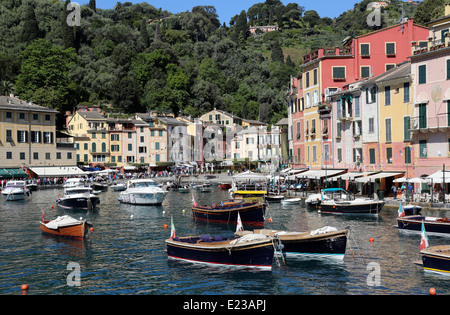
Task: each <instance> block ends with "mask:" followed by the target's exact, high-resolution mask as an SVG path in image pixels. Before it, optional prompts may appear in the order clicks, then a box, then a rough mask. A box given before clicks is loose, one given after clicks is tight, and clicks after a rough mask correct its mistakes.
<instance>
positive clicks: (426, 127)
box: [411, 5, 450, 177]
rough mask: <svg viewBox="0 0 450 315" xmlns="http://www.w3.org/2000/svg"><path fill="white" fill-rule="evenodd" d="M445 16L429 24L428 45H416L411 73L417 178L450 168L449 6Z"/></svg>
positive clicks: (412, 134)
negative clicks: (444, 167)
mask: <svg viewBox="0 0 450 315" xmlns="http://www.w3.org/2000/svg"><path fill="white" fill-rule="evenodd" d="M445 13H446V16H444V17H442V18H439V19H437V20H434V21H432V22H430V24H429V25H428V26H430V34H429V42H428V45H426V46H424V45H417V43H413V44H414V45H415V47H413V55H412V56H411V74H412V77H413V80H414V81H413V90H414V117H413V118H412V121H411V132H412V133H411V137H412V141H413V143H414V146H415V150H414V151H415V159H416V167H415V171H414V175H415V176H416V177H422V176H425V175H432V174H434V173H436V172H437V171H439V170H442V168H443V165H445V166H446V169H448V168H450V47H449V37H448V33H449V30H450V6H449V5H447V6H446V12H445Z"/></svg>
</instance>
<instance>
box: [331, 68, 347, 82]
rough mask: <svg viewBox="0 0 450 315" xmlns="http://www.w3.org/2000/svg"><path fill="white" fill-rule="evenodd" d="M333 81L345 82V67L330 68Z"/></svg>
mask: <svg viewBox="0 0 450 315" xmlns="http://www.w3.org/2000/svg"><path fill="white" fill-rule="evenodd" d="M332 72H333V80H345V77H346V76H345V67H332Z"/></svg>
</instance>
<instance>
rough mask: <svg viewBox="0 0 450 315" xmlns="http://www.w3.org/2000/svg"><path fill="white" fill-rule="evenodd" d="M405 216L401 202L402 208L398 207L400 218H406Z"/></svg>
mask: <svg viewBox="0 0 450 315" xmlns="http://www.w3.org/2000/svg"><path fill="white" fill-rule="evenodd" d="M404 216H405V211H403V209H402V202H400V206H399V207H398V217H399V218H401V217H404Z"/></svg>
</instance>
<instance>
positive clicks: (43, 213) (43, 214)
mask: <svg viewBox="0 0 450 315" xmlns="http://www.w3.org/2000/svg"><path fill="white" fill-rule="evenodd" d="M44 219H45V212H44V211H42V219H41V221H42V222H44Z"/></svg>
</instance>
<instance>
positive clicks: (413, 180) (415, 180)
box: [408, 177, 427, 184]
mask: <svg viewBox="0 0 450 315" xmlns="http://www.w3.org/2000/svg"><path fill="white" fill-rule="evenodd" d="M408 183H413V184H426V183H427V181H426V180H425V178H420V177H414V178H410V179H408Z"/></svg>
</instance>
